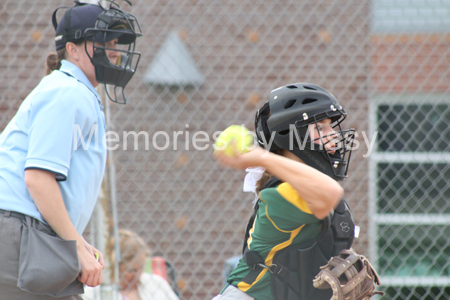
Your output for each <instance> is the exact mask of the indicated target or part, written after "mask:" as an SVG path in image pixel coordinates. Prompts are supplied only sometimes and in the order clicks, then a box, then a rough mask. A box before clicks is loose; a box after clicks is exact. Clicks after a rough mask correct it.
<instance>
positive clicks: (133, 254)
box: [107, 229, 151, 281]
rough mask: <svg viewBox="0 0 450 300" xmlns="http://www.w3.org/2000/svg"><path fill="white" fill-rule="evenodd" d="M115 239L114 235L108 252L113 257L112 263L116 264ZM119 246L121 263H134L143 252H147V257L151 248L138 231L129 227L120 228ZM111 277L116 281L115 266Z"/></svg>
mask: <svg viewBox="0 0 450 300" xmlns="http://www.w3.org/2000/svg"><path fill="white" fill-rule="evenodd" d="M114 244H115V239H114V237H112V238H111V239H110V241H109V244H108V248H107V253H108V254H109V257H110V259H111V265H114V262H115V260H116V252H115V247H114ZM119 248H120V261H119V264H121V263H132V262H133V261H134V260H135V259H136V258H137V257H138V256H139V255H141V254H142V253H144V254H145V258H146V259H147V258H148V257H149V256H150V254H151V250H150V248H149V247H148V246H147V244H146V243H145V242H144V240H143V239H142V238H141V237H140V236H139V235H138V234H137V233H136V232H133V231H131V230H127V229H120V230H119ZM111 276H112V277H111V278H112V280H113V281H114V276H115V274H114V268H112V272H111Z"/></svg>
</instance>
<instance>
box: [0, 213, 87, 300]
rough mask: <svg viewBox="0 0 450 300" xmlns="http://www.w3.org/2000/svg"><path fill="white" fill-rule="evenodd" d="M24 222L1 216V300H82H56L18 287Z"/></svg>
mask: <svg viewBox="0 0 450 300" xmlns="http://www.w3.org/2000/svg"><path fill="white" fill-rule="evenodd" d="M22 224H23V223H22V220H20V219H18V218H16V217H13V216H5V215H4V214H0V300H50V299H51V300H54V299H60V300H82V298H81V296H78V295H77V296H69V297H62V298H54V297H49V296H42V295H34V294H30V293H28V292H25V291H23V290H21V289H19V288H18V287H17V278H18V274H19V253H20V241H21V238H22Z"/></svg>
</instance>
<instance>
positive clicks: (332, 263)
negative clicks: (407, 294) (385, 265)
mask: <svg viewBox="0 0 450 300" xmlns="http://www.w3.org/2000/svg"><path fill="white" fill-rule="evenodd" d="M321 269H322V270H321V271H320V272H319V274H317V276H316V278H314V280H313V285H314V287H315V288H318V289H329V288H331V289H332V290H333V296H332V297H331V299H330V300H368V299H370V298H371V297H372V296H373V295H376V294H379V295H384V293H383V292H376V291H375V288H376V284H377V285H381V281H380V277H379V276H378V274H377V272H376V271H375V269H374V268H373V267H372V265H371V264H370V262H369V260H368V259H367V258H365V257H364V256H362V255H359V254H357V253H356V252H355V251H353V250H348V249H344V250H342V251H341V252H340V253H339V256H334V257H332V258H331V259H330V260H329V261H328V264H326V265H325V266H322V267H321Z"/></svg>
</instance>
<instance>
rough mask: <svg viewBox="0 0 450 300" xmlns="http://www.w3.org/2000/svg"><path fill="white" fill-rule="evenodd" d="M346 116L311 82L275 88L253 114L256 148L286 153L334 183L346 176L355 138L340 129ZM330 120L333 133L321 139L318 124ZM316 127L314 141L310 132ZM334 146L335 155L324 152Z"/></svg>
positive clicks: (326, 93)
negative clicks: (254, 114) (327, 176)
mask: <svg viewBox="0 0 450 300" xmlns="http://www.w3.org/2000/svg"><path fill="white" fill-rule="evenodd" d="M346 116H347V113H346V112H345V110H344V109H343V108H342V106H341V105H340V104H339V102H338V101H337V100H336V98H335V97H334V96H333V95H332V94H331V93H330V92H328V91H327V90H325V89H324V88H322V87H320V86H318V85H315V84H310V83H295V84H289V85H286V86H281V87H279V88H277V89H274V90H273V91H272V92H271V93H270V95H269V101H268V102H266V103H265V104H264V105H263V107H262V108H261V109H259V110H258V111H257V113H256V117H255V131H256V137H257V141H258V143H259V145H260V146H261V147H263V148H265V149H267V150H269V151H271V152H274V151H276V150H281V149H284V150H289V151H291V152H292V153H294V154H295V155H296V156H297V157H299V158H300V159H301V160H302V161H303V162H304V163H306V164H307V165H309V166H311V167H313V168H315V169H317V170H319V171H321V172H323V173H325V174H327V175H329V176H331V177H332V178H334V179H335V180H342V179H344V178H345V177H347V171H348V166H349V162H350V156H351V152H352V150H353V149H352V147H353V140H354V137H355V131H354V129H349V130H342V128H341V123H342V121H343V120H344V119H345V118H346ZM324 119H331V123H332V124H331V126H332V128H333V129H334V132H333V134H331V135H330V136H329V137H327V139H326V141H325V140H324V136H321V133H320V131H319V129H318V128H317V122H319V121H321V120H324ZM311 124H315V125H316V126H315V129H314V130H317V136H319V138H318V139H316V140H311V138H310V134H309V130H310V128H311V126H309V125H311ZM327 143H333V144H334V150H335V152H334V153H330V152H328V151H327V150H326V147H325V145H326V144H327Z"/></svg>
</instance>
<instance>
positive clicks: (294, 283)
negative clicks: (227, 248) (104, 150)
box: [242, 178, 355, 300]
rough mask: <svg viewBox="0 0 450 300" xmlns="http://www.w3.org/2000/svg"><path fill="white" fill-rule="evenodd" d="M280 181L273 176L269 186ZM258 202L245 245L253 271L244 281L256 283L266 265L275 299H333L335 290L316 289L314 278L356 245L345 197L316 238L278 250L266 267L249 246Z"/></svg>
mask: <svg viewBox="0 0 450 300" xmlns="http://www.w3.org/2000/svg"><path fill="white" fill-rule="evenodd" d="M279 183H280V180H278V179H276V178H272V179H271V180H269V182H268V184H267V186H266V187H274V186H276V185H278V184H279ZM258 203H259V201H258ZM258 203H257V204H256V205H255V210H254V213H253V215H252V216H251V218H250V220H249V223H248V224H247V230H246V234H245V240H244V247H243V248H244V250H243V260H244V261H245V263H246V264H247V265H248V266H249V268H250V270H251V271H250V272H249V273H248V274H247V276H245V277H244V278H243V279H242V281H244V282H246V283H248V284H252V283H253V282H254V281H255V280H256V278H257V277H258V275H259V274H260V273H261V271H262V270H263V269H265V268H266V269H268V271H269V272H270V273H271V286H272V295H273V298H274V300H328V299H330V298H331V296H332V292H331V290H318V289H315V288H314V287H313V285H312V280H313V279H314V277H315V275H317V273H319V271H320V267H321V266H323V265H326V264H327V262H328V260H329V259H330V258H331V257H332V256H336V255H338V254H339V252H340V251H341V250H342V249H349V248H351V246H352V243H353V239H354V230H355V225H354V222H353V218H352V216H351V213H350V210H349V208H348V205H347V203H346V202H345V200H344V199H342V200H341V202H340V203H339V204H338V206H337V207H336V208H335V209H334V211H333V212H332V213H331V214H330V215H329V216H328V217H327V218H325V219H324V220H322V226H321V229H322V230H321V232H320V233H319V235H318V236H317V237H316V238H314V239H313V240H310V241H306V242H304V243H301V244H297V245H291V246H289V247H287V248H285V249H282V250H280V251H278V252H277V253H276V254H275V255H274V258H273V260H272V265H271V266H266V265H265V264H264V260H263V259H262V258H261V256H260V255H259V254H258V253H257V252H256V251H250V250H248V248H247V240H248V238H249V231H250V229H251V228H252V226H253V222H254V219H255V217H256V213H257V210H258Z"/></svg>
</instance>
